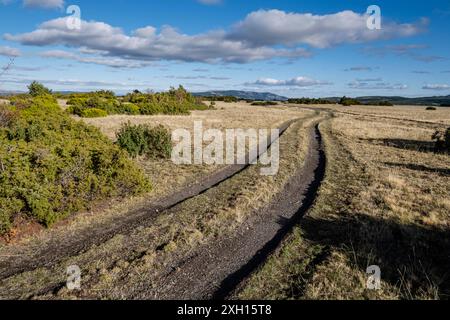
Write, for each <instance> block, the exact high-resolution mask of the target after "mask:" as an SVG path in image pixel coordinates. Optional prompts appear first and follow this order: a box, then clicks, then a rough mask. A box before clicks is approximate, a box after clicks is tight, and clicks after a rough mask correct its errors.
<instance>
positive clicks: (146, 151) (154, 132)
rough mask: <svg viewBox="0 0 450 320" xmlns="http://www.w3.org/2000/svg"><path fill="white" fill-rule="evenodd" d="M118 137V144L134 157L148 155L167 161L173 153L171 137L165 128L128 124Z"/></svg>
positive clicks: (118, 133) (123, 127)
mask: <svg viewBox="0 0 450 320" xmlns="http://www.w3.org/2000/svg"><path fill="white" fill-rule="evenodd" d="M116 137H117V144H118V145H119V146H120V147H121V148H122V149H124V150H126V151H127V152H128V153H129V155H130V156H132V157H137V156H141V155H147V156H148V157H151V158H163V159H166V158H169V157H170V155H171V153H172V140H171V135H170V132H169V130H167V129H166V128H165V127H163V126H157V127H154V128H151V127H149V126H146V125H131V123H129V122H128V123H127V124H125V125H123V126H122V128H121V129H120V130H119V132H117V134H116Z"/></svg>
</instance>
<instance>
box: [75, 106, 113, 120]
mask: <svg viewBox="0 0 450 320" xmlns="http://www.w3.org/2000/svg"><path fill="white" fill-rule="evenodd" d="M81 116H82V117H83V118H102V117H107V116H108V112H106V111H105V110H102V109H96V108H90V109H84V110H82V111H81Z"/></svg>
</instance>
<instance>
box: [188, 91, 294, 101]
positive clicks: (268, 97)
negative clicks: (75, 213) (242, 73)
mask: <svg viewBox="0 0 450 320" xmlns="http://www.w3.org/2000/svg"><path fill="white" fill-rule="evenodd" d="M193 94H194V95H195V96H201V97H225V96H230V97H236V98H238V99H249V100H260V101H286V100H288V98H286V97H283V96H279V95H277V94H273V93H270V92H252V91H238V90H227V91H206V92H195V93H193Z"/></svg>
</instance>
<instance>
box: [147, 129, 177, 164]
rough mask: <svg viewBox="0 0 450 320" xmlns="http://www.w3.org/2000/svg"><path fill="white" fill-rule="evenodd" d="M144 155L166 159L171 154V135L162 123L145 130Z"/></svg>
mask: <svg viewBox="0 0 450 320" xmlns="http://www.w3.org/2000/svg"><path fill="white" fill-rule="evenodd" d="M145 141H146V144H147V146H146V152H145V153H146V155H147V156H148V157H150V158H160V159H168V158H170V156H171V154H172V136H171V134H170V131H169V130H168V129H167V128H165V127H164V126H162V125H159V126H157V127H154V128H147V130H146V131H145Z"/></svg>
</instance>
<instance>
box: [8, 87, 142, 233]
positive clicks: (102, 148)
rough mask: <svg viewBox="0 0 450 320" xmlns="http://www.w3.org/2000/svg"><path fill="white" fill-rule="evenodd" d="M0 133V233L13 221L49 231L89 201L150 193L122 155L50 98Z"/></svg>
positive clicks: (34, 102) (33, 104)
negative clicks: (30, 220)
mask: <svg viewBox="0 0 450 320" xmlns="http://www.w3.org/2000/svg"><path fill="white" fill-rule="evenodd" d="M30 103H31V105H30V106H29V107H28V108H23V109H20V110H17V118H16V119H14V121H12V123H10V125H9V126H8V127H0V146H1V147H0V233H5V232H7V231H8V230H9V228H10V227H11V223H12V221H14V219H15V217H17V216H18V215H24V216H28V217H31V218H33V219H35V220H36V221H38V222H40V223H42V224H44V225H46V226H51V225H52V224H53V223H55V222H56V221H59V220H60V219H62V218H64V217H66V216H68V215H70V214H72V213H74V212H76V211H78V210H81V209H85V208H87V207H88V206H89V205H90V203H91V202H92V201H95V200H101V199H105V198H107V197H111V196H126V195H129V194H137V193H141V192H144V191H148V190H149V189H150V184H149V182H148V181H147V179H146V178H145V176H144V174H143V172H142V170H141V169H139V168H138V167H137V166H136V165H135V164H134V163H133V162H132V161H131V160H130V159H129V157H128V156H127V154H126V152H124V151H123V150H121V149H120V148H118V147H117V146H115V145H114V144H113V143H112V142H111V141H110V140H109V139H108V138H106V137H105V136H103V135H102V134H101V133H100V131H99V130H98V129H96V128H94V127H91V126H87V125H86V124H84V123H82V122H78V121H75V120H72V119H71V118H70V117H68V116H67V115H66V114H65V113H64V112H63V111H62V110H61V109H60V108H59V106H58V105H57V104H56V103H55V101H54V99H53V97H51V96H39V97H37V98H34V99H31V102H30Z"/></svg>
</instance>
